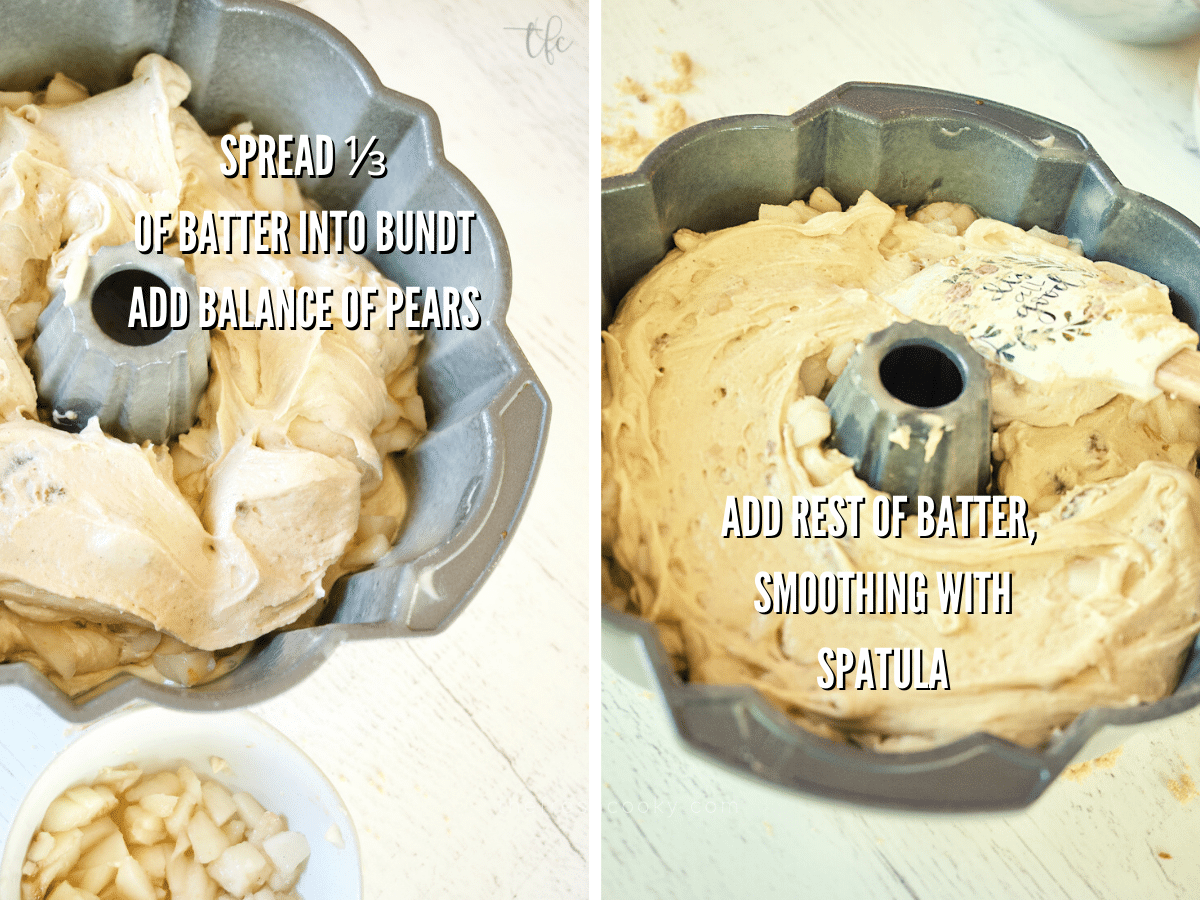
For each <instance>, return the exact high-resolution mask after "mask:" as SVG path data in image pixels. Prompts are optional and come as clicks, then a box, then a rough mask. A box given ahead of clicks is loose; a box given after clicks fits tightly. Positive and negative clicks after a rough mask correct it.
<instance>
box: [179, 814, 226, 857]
mask: <svg viewBox="0 0 1200 900" xmlns="http://www.w3.org/2000/svg"><path fill="white" fill-rule="evenodd" d="M187 833H188V840H190V841H191V842H192V852H193V853H194V854H195V856H196V859H197V860H198V861H199V862H200V863H201V865H208V864H209V863H210V862H212V861H213V860H214V859H216V858H217V857H218V856H220V855H221V854H222V853H224V852H225V851H226V850H228V849H229V847H230V843H229V838H227V837H225V834H224V832H222V831H221V829H220V828H218V827H217V826H216V824H215V823H214V822H213V820H212V819H211V818H210V817H209V815H208V813H206V812H205V811H204V810H202V809H200V810H197V811H196V814H195V815H194V816H192V820H191V821H190V822H188V829H187Z"/></svg>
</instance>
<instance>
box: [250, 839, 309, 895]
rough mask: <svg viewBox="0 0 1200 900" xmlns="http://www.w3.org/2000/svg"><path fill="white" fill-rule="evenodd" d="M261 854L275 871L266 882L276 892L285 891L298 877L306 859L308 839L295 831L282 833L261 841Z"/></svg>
mask: <svg viewBox="0 0 1200 900" xmlns="http://www.w3.org/2000/svg"><path fill="white" fill-rule="evenodd" d="M262 846H263V852H264V853H265V854H267V858H268V859H269V860H271V865H273V866H274V867H275V871H274V872H273V873H272V874H271V878H270V880H269V881H268V884H269V886H270V887H271V888H272V889H273V890H276V891H286V890H288V889H289V888H290V887H292V885H294V884H295V883H296V879H298V878H299V877H300V867H301V866H303V865H304V861H305V860H307V859H308V853H309V849H308V839H307V838H306V837H305V836H304V835H302V834H299V833H298V832H295V831H283V832H280V833H279V834H275V835H272V836H271V837H269V838H267V839H266V840H265V841H263V845H262Z"/></svg>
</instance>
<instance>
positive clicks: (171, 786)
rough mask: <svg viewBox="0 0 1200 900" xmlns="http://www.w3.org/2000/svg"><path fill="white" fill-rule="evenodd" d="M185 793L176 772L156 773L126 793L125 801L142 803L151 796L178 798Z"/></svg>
mask: <svg viewBox="0 0 1200 900" xmlns="http://www.w3.org/2000/svg"><path fill="white" fill-rule="evenodd" d="M182 793H183V782H182V781H180V780H179V776H178V775H176V774H175V773H174V772H171V771H169V770H168V771H165V772H155V773H154V774H153V775H147V776H146V777H145V778H144V779H142V781H140V782H139V783H138V784H135V785H134V786H133V787H131V788H130V789H129V790H128V791H126V792H125V799H126V800H127V801H128V802H130V803H140V802H141V801H142V798H143V797H149V796H150V795H151V794H170V795H171V796H172V797H177V796H179V795H180V794H182Z"/></svg>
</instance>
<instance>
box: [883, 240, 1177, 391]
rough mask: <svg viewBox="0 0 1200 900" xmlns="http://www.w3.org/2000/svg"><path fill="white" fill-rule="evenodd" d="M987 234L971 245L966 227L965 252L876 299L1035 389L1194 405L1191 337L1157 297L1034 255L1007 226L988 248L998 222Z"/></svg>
mask: <svg viewBox="0 0 1200 900" xmlns="http://www.w3.org/2000/svg"><path fill="white" fill-rule="evenodd" d="M983 224H984V223H982V222H980V223H977V225H983ZM987 225H988V226H989V228H990V229H991V230H990V231H989V232H987V233H986V234H985V235H984V236H983V237H982V238H980V237H979V235H978V234H976V235H975V238H976V240H974V241H971V240H970V239H971V238H972V230H973V229H974V228H975V226H972V229H968V231H967V237H968V239H969V240H968V247H967V248H966V249H965V250H964V251H962V252H960V253H957V254H955V255H953V256H951V257H948V258H946V259H944V260H942V261H940V262H936V263H934V264H932V265H929V266H927V267H925V268H924V269H922V270H921V271H920V272H918V273H917V274H916V275H914V276H912V277H911V278H909V279H907V280H906V281H904V282H902V283H901V285H900V286H899V287H898V288H896V289H895V290H893V291H892V292H890V293H888V294H885V295H884V299H885V300H887V301H888V302H889V303H891V304H892V305H893V306H895V307H896V308H897V309H899V310H900V311H901V312H903V313H905V314H907V315H909V316H911V317H912V318H914V319H918V320H920V321H922V322H928V323H931V324H937V325H944V326H946V327H947V328H950V329H951V330H953V331H956V332H958V333H960V334H962V335H964V336H965V337H966V338H967V340H968V341H969V342H970V343H971V345H972V346H973V347H974V348H975V349H976V350H977V351H978V352H979V353H981V354H982V355H983V356H984V357H985V358H987V359H990V360H992V361H994V362H996V363H999V364H1000V365H1002V366H1004V367H1006V368H1008V369H1011V370H1013V371H1014V372H1017V373H1018V374H1020V375H1022V376H1024V377H1026V378H1029V379H1031V380H1034V381H1039V382H1052V381H1055V380H1058V379H1063V378H1067V379H1087V380H1100V381H1103V382H1107V383H1109V384H1111V386H1112V387H1113V389H1114V390H1119V391H1122V392H1124V393H1127V394H1130V395H1131V396H1134V397H1136V398H1138V399H1144V400H1145V399H1150V398H1151V397H1153V396H1155V395H1156V394H1157V393H1158V391H1159V390H1162V391H1164V392H1166V393H1168V394H1173V395H1176V396H1179V397H1183V398H1185V399H1187V400H1189V401H1191V402H1193V403H1200V353H1197V351H1196V349H1195V347H1196V342H1197V337H1196V333H1195V332H1193V331H1192V329H1191V328H1189V327H1188V326H1187V325H1185V324H1184V323H1183V322H1180V321H1179V320H1178V319H1176V318H1175V317H1174V316H1173V315H1172V314H1171V304H1170V298H1169V296H1168V294H1167V292H1166V289H1165V288H1163V287H1162V286H1161V285H1159V284H1158V283H1157V282H1154V281H1152V280H1151V279H1149V278H1147V277H1145V276H1142V275H1138V274H1136V273H1133V272H1129V271H1127V270H1118V269H1116V268H1114V267H1112V266H1106V265H1104V264H1099V265H1098V264H1096V263H1093V262H1091V261H1089V260H1087V259H1085V258H1084V257H1081V256H1078V255H1076V254H1073V253H1071V252H1070V251H1068V250H1065V249H1062V248H1059V247H1057V246H1054V245H1051V244H1045V249H1044V250H1043V249H1042V248H1041V247H1038V246H1034V245H1032V244H1031V242H1033V241H1036V240H1037V239H1035V238H1031V237H1030V236H1029V235H1027V234H1025V232H1022V231H1020V230H1019V229H1016V228H1011V226H1003V228H1004V229H1010V228H1011V233H1008V234H1002V235H1001V237H1002V240H1000V241H996V240H995V239H994V238H995V235H996V230H995V226H997V225H999V223H994V222H989V223H987ZM1037 243H1038V244H1044V243H1045V242H1042V241H1037ZM997 245H999V246H997ZM993 247H996V249H992V248H993Z"/></svg>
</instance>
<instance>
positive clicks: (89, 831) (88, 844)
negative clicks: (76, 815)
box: [79, 816, 117, 853]
mask: <svg viewBox="0 0 1200 900" xmlns="http://www.w3.org/2000/svg"><path fill="white" fill-rule="evenodd" d="M79 830H80V832H82V834H83V844H82V849H83V851H84V852H85V853H86V852H87V851H88V850H91V849H92V848H93V847H95V846H96V845H97V844H98V843H100V842H101V841H102V840H104V839H105V838H106V837H108V836H109V835H111V834H113V833H114V832H115V831H116V830H117V823H116V822H114V821H113V820H112V816H103V817H102V818H99V819H97V820H96V821H95V822H91V823H89V824H87V825H85V826H83V828H81V829H79Z"/></svg>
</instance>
